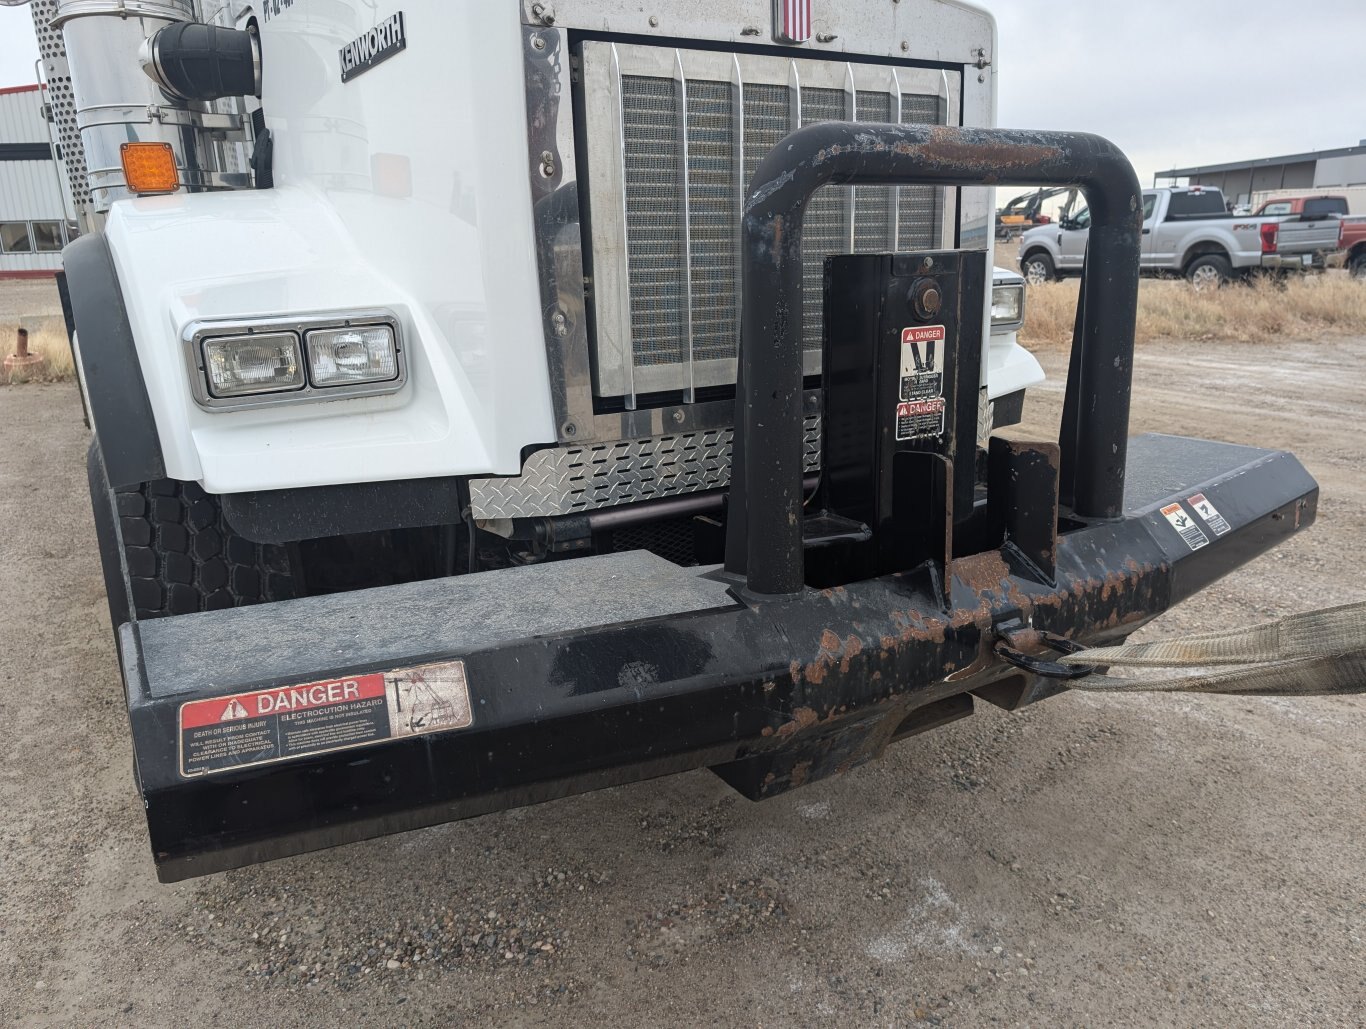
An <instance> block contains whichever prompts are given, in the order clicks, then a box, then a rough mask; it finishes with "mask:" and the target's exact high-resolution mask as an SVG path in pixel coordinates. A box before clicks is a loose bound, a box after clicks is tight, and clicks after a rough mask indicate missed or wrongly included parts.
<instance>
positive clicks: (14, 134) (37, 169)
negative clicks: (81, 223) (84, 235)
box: [0, 85, 72, 279]
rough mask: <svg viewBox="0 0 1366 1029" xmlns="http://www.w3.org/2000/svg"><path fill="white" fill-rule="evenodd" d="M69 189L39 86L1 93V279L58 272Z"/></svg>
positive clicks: (66, 234) (67, 231) (68, 230)
mask: <svg viewBox="0 0 1366 1029" xmlns="http://www.w3.org/2000/svg"><path fill="white" fill-rule="evenodd" d="M65 194H66V189H65V185H64V179H63V177H62V171H61V168H60V166H59V164H58V162H57V160H56V155H55V153H54V151H53V147H52V138H51V135H50V133H49V129H48V123H47V120H46V119H45V118H44V117H43V91H42V90H41V89H40V88H39V87H38V86H37V85H33V86H11V87H9V88H6V89H0V279H8V278H29V277H37V276H44V275H53V274H55V273H56V272H57V271H58V270H59V269H60V268H61V266H62V247H63V246H65V245H66V243H67V240H68V238H69V236H70V234H71V231H72V230H71V228H70V227H69V226H68V225H67V204H66V200H65Z"/></svg>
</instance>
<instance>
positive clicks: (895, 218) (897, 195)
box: [887, 68, 901, 250]
mask: <svg viewBox="0 0 1366 1029" xmlns="http://www.w3.org/2000/svg"><path fill="white" fill-rule="evenodd" d="M890 70H891V76H890V78H891V89H892V95H891V101H892V108H891V115H892V116H891V117H890V118H889V119H888V121H891V122H895V123H896V124H897V125H900V124H901V80H900V79H899V78H897V74H896V69H895V68H892V69H890ZM890 200H891V202H890V203H889V204H888V205H887V238H888V239H889V240H891V241H892V249H893V250H897V249H899V246H898V244H899V243H900V241H901V233H900V231H899V230H898V226H899V224H900V222H901V219H900V214H901V187H900V186H893V187H892V189H891V197H890Z"/></svg>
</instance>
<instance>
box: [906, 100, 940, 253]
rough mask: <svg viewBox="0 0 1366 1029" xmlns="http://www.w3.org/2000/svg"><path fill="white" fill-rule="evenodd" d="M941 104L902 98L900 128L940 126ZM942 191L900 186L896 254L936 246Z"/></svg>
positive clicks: (925, 187) (932, 188) (933, 187)
mask: <svg viewBox="0 0 1366 1029" xmlns="http://www.w3.org/2000/svg"><path fill="white" fill-rule="evenodd" d="M941 120H942V119H941V115H940V100H939V98H938V97H937V96H928V95H925V94H921V93H902V94H901V124H902V125H937V124H940V123H941ZM942 197H943V190H942V189H940V188H938V187H936V186H902V187H901V196H900V198H899V199H898V201H897V203H898V206H899V208H900V210H899V212H898V220H899V225H898V232H899V236H898V238H897V247H896V249H897V250H929V249H932V248H934V247H936V246H939V238H940V235H941V233H940V230H939V222H940V213H939V212H940V204H941V203H942Z"/></svg>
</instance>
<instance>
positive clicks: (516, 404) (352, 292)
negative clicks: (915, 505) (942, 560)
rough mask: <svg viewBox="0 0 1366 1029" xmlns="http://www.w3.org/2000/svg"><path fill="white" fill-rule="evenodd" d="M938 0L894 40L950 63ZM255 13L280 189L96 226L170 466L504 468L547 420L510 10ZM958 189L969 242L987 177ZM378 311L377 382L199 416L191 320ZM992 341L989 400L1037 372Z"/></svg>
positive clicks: (956, 46)
mask: <svg viewBox="0 0 1366 1029" xmlns="http://www.w3.org/2000/svg"><path fill="white" fill-rule="evenodd" d="M762 6H763V7H764V8H765V9H767V3H766V2H765V3H764V4H763V5H762ZM399 9H402V10H403V13H404V16H405V20H406V22H407V27H408V31H407V46H406V49H405V50H404V51H402V52H401V53H399V54H397V55H395V56H394V57H391V58H390V59H388V60H386V61H384V62H383V63H381V64H379V65H377V66H375V67H373V68H371V69H369V70H368V71H366V72H365V73H364V74H361V75H359V76H357V77H355V78H353V79H352V80H351V81H350V82H347V83H342V81H341V76H340V67H339V59H338V51H339V50H340V49H341V47H343V46H344V45H345V44H347V43H348V42H350V41H352V40H353V39H355V38H356V37H357V36H359V35H360V34H361V33H362V32H364V31H366V30H368V29H369V28H370V27H371V26H372V25H375V24H378V23H379V22H381V21H383V20H384V19H385V18H387V17H389V16H390V15H392V14H393V13H394V12H395V11H397V10H399ZM623 9H624V5H623ZM757 9H758V7H757V6H756V11H757ZM681 12H682V9H680V14H679V15H678V16H677V17H684V16H685V15H683V14H682V13H681ZM930 12H931V13H932V14H933V15H934V16H935V17H936V18H940V17H943V18H947V19H948V21H947V23H946V25H944V26H939V25H925V26H923V27H920V28H919V29H918V30H917V33H916V34H915V35H912V36H910V37H909V38H910V39H912V40H913V42H912V43H911V44H910V45H911V47H912V51H911V53H910V54H909V56H911V57H922V58H923V57H929V56H931V53H930V51H933V56H937V57H938V58H939V59H948V60H961V61H964V62H965V63H966V62H967V61H969V60H971V59H973V58H974V56H975V51H974V50H973V49H972V48H971V47H969V46H967V44H968V43H969V42H970V40H969V36H972V37H980V42H978V43H977V44H975V45H980V46H982V47H984V48H985V49H984V53H986V54H989V55H992V54H994V52H995V26H994V23H992V22H991V20H990V18H989V17H987V16H984V15H983V14H981V13H980V12H976V11H973V10H972V9H971V8H969V7H967V6H966V5H960V4H957V3H943V4H941V3H935V4H933V5H932V6H931V7H930ZM261 29H262V34H261V40H262V67H263V69H264V72H263V92H262V98H261V103H262V107H263V109H264V112H265V115H266V124H267V126H268V127H269V128H270V130H271V132H272V135H273V138H274V181H275V187H274V188H273V189H267V190H252V191H241V192H227V193H200V194H193V195H187V194H176V195H173V196H169V197H152V198H143V199H139V200H128V201H119V202H117V203H115V204H114V206H113V209H112V211H111V213H110V216H109V220H108V223H107V226H106V233H107V236H108V240H109V243H110V247H111V250H112V252H113V254H114V260H115V264H116V267H117V269H118V272H119V276H120V281H121V283H122V286H123V290H124V292H125V296H126V303H127V307H128V312H129V317H130V320H131V323H132V330H133V335H134V338H135V340H136V344H137V348H138V354H139V359H140V361H141V364H142V369H143V376H144V379H145V380H146V383H147V388H148V393H149V396H150V399H151V404H152V409H153V412H154V415H155V418H156V423H157V429H158V434H159V436H160V438H161V442H162V447H163V451H164V455H165V460H166V469H167V474H168V475H170V476H171V477H173V478H176V479H182V480H188V481H198V482H200V483H201V484H202V485H203V486H204V488H205V489H207V490H209V491H210V492H213V493H236V492H246V491H253V490H269V489H285V488H295V487H307V486H317V485H326V484H339V483H354V482H367V481H383V480H392V479H405V478H424V477H433V476H448V475H469V474H485V475H516V474H518V473H519V472H520V471H521V454H522V452H523V450H524V448H527V447H531V446H537V445H544V444H549V443H553V442H554V440H555V435H556V433H555V426H554V422H553V407H552V403H551V396H550V379H549V371H548V367H547V357H546V348H545V341H544V336H543V328H542V319H541V312H540V305H541V300H540V292H539V288H538V274H537V266H536V259H535V250H534V235H533V225H532V203H531V188H530V185H529V181H528V172H529V169H531V168H532V167H533V165H532V163H531V161H532V155H530V153H529V152H528V144H527V132H526V118H527V114H526V106H525V96H524V81H523V75H524V68H523V62H522V53H521V46H522V42H521V25H520V14H519V11H518V5H517V4H515V3H512V2H499V3H488V4H485V3H478V4H476V3H466V2H463V0H462V2H438V0H407V2H404V3H402V4H396V5H394V6H387V5H380V6H373V5H370V4H363V3H359V2H353V3H347V2H337V0H326V2H324V0H296V2H295V3H294V4H293V5H292V6H287V7H282V9H281V10H280V13H278V14H276V15H274V17H271V18H270V19H269V20H268V21H266V22H264V24H263V25H262V26H261ZM941 29H942V30H943V32H944V35H943V36H942V37H940V36H939V33H940V31H941ZM675 30H676V31H679V32H680V33H684V34H686V29H685V27H684V26H682V25H677V26H675ZM661 31H662V29H661ZM936 38H937V39H940V43H939V44H933V43H932V40H934V39H936ZM926 47H928V50H926V49H925V48H926ZM922 50H925V52H923V53H922V52H921V51H922ZM965 71H966V72H969V74H965V75H964V87H963V88H964V97H963V109H964V119H963V120H964V122H965V123H966V124H991V123H992V122H993V120H994V119H993V112H994V94H995V68H994V67H991V66H988V67H987V68H986V69H985V70H984V71H983V72H982V74H981V75H980V77H979V75H978V73H977V70H976V69H975V68H972V67H971V66H970V65H969V67H968V68H967V69H965ZM962 203H963V209H962V210H963V217H964V224H965V238H964V242H965V243H967V238H966V237H967V235H968V232H967V230H966V226H968V225H972V226H973V229H972V232H973V233H975V232H976V224H977V221H980V222H981V225H982V226H983V227H985V226H986V224H987V221H986V212H989V211H990V210H991V209H992V191H991V190H989V189H971V190H963V191H962ZM979 215H980V217H979ZM981 235H982V236H983V237H985V238H984V239H983V240H981V241H980V242H979V241H977V240H975V239H974V243H975V244H976V245H985V247H986V248H987V250H988V255H989V256H988V259H990V251H991V238H990V233H987V232H985V231H983V232H982V233H981ZM974 243H968V245H974ZM374 307H382V308H388V309H391V310H393V311H394V313H395V314H396V315H397V316H398V318H399V319H400V322H401V324H402V326H403V330H404V341H405V346H406V357H407V361H408V381H407V383H406V385H405V386H404V387H403V388H402V389H401V390H400V391H399V392H397V393H395V394H393V395H390V396H383V397H368V398H358V399H339V400H337V401H334V402H329V403H311V404H299V405H290V404H284V405H280V406H276V407H272V408H267V409H255V410H239V411H213V412H210V411H206V410H203V409H201V408H200V407H198V406H197V405H196V404H195V402H194V400H193V399H192V397H191V395H190V390H189V384H188V377H187V366H186V359H185V353H184V347H183V343H182V336H183V335H184V332H185V329H186V326H188V325H189V324H190V323H192V322H196V321H201V320H205V319H215V318H222V319H229V318H231V319H243V318H250V317H252V316H255V315H260V316H262V317H276V316H282V315H294V314H306V313H329V314H330V313H335V312H340V311H346V310H348V309H359V308H374ZM987 358H988V359H987V362H986V366H987V368H988V369H989V374H990V376H992V380H991V382H990V395H991V396H993V397H995V396H1001V395H1005V394H1006V393H1009V392H1013V391H1014V390H1016V389H1019V388H1023V386H1025V385H1030V384H1033V383H1034V382H1037V381H1039V380H1040V379H1042V372H1041V371H1040V370H1039V369H1038V364H1037V362H1035V361H1034V360H1033V358H1032V357H1031V356H1030V355H1029V354H1027V353H1026V352H1025V351H1023V350H1022V349H1020V348H1019V347H1018V346H1016V345H1015V343H1014V337H1013V334H1009V339H1008V340H1007V339H1005V337H1004V336H1003V337H1002V338H1000V339H998V338H996V337H992V339H991V341H990V345H989V347H988V355H987Z"/></svg>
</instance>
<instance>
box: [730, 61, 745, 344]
mask: <svg viewBox="0 0 1366 1029" xmlns="http://www.w3.org/2000/svg"><path fill="white" fill-rule="evenodd" d="M730 64H731V73H730V75H731V102H732V104H733V105H734V106H733V107H732V109H731V140H732V141H733V144H734V150H735V156H734V158H733V160H732V170H733V173H734V175H735V183H734V187H735V198H736V202H735V235H734V245H733V247H732V251H731V254H732V261H733V262H734V263H733V264H732V265H731V275H730V284H731V290H732V296H733V297H734V302H733V303H732V305H731V310H732V311H733V312H734V314H733V317H734V326H735V331H734V333H733V334H732V336H733V340H739V338H740V317H741V314H742V313H743V312H742V310H741V309H742V306H743V304H744V295H743V294H742V293H741V292H740V237H741V225H740V222H741V219H742V218H743V217H744V211H745V195H746V193H747V189H746V187H747V186H748V184H749V177H748V176H747V175H746V174H745V157H746V155H747V153H748V148H747V147H746V146H745V137H746V136H747V134H748V133H747V132H746V129H745V77H744V75H742V74H741V72H740V58H739V57H737V56H736V55H734V54H732V55H731V58H730ZM729 349H730V352H729V354H728V356H730V357H732V358H734V359H736V360H737V361H738V359H739V356H740V354H739V347H738V345H732V346H731V347H730V348H729ZM737 367H738V366H737Z"/></svg>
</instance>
